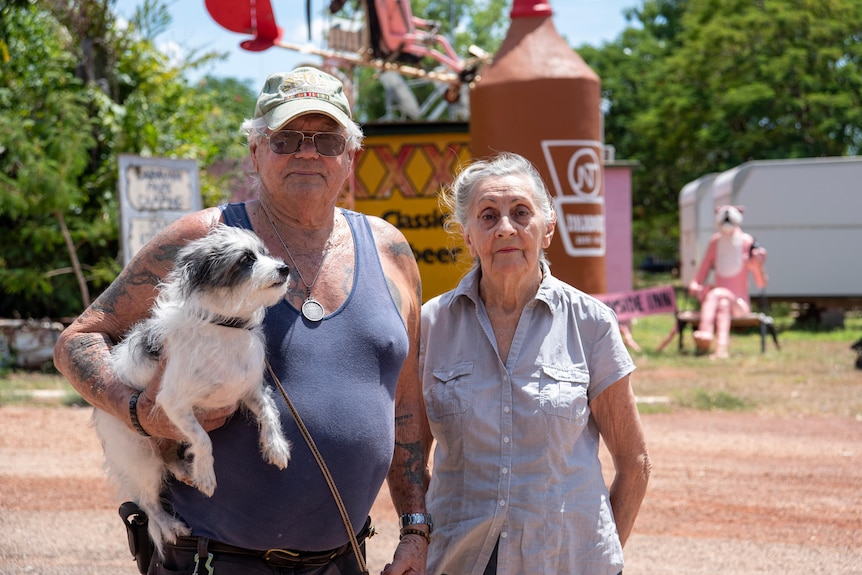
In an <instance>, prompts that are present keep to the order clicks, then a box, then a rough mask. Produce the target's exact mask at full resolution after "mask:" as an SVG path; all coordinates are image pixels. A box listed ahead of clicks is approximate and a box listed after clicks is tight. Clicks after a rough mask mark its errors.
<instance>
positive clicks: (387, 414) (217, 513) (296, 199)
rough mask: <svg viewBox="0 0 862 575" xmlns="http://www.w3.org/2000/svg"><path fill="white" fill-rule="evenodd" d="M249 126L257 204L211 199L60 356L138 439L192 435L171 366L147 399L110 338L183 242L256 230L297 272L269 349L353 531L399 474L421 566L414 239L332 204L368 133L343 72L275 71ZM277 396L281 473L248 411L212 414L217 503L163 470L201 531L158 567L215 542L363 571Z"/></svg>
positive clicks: (423, 524)
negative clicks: (115, 368)
mask: <svg viewBox="0 0 862 575" xmlns="http://www.w3.org/2000/svg"><path fill="white" fill-rule="evenodd" d="M242 129H243V131H244V132H245V133H246V134H247V136H248V143H249V152H250V155H251V159H252V162H253V165H254V168H255V172H256V178H257V183H258V184H259V199H258V200H253V201H250V202H247V203H243V204H232V205H228V206H221V207H219V208H209V209H204V210H202V211H200V212H197V213H194V214H190V215H188V216H185V217H183V218H181V219H180V220H178V221H177V222H175V223H174V224H172V225H170V226H169V227H167V228H166V229H165V230H164V231H162V232H161V233H159V235H158V236H157V237H156V238H155V239H154V240H153V241H151V242H150V243H148V244H147V245H146V246H144V247H143V248H142V249H141V251H140V252H139V253H138V254H137V255H136V256H135V257H134V259H133V260H132V261H131V262H130V263H129V265H128V266H126V268H125V269H124V270H123V271H122V273H121V274H120V275H119V277H118V278H117V279H116V281H114V283H113V284H111V286H110V287H109V288H108V289H107V290H106V291H105V292H104V293H103V294H102V295H101V296H100V297H99V298H98V299H97V300H96V301H95V302H94V303H93V304H92V305H91V306H90V307H89V308H88V309H87V310H85V311H84V313H83V314H81V316H80V317H79V318H78V319H77V320H76V321H75V322H74V323H73V324H72V325H71V326H70V327H69V328H68V329H67V330H66V331H65V332H64V333H63V334H62V336H61V337H60V340H59V341H58V343H57V346H56V349H55V363H56V365H57V368H58V369H59V370H60V371H61V372H62V373H63V374H64V375H65V376H66V377H67V379H68V380H69V381H70V382H71V384H72V385H73V386H74V387H75V389H77V390H78V391H79V392H80V393H81V395H82V396H83V397H84V399H85V400H87V401H88V402H89V403H91V404H92V405H94V406H95V407H98V408H100V409H102V410H105V411H107V412H109V413H111V414H113V415H114V416H116V417H117V418H119V419H121V420H122V421H124V422H125V423H126V424H127V425H128V426H129V427H130V428H132V429H135V430H136V431H138V432H139V433H141V434H142V435H143V434H147V435H151V436H153V437H156V438H163V439H172V440H178V439H180V437H179V436H178V433H177V430H176V428H174V427H173V425H171V424H170V423H169V422H168V421H167V420H166V418H165V416H164V413H163V412H162V411H161V410H160V409H159V408H158V406H157V405H156V403H155V402H154V399H155V397H156V395H157V393H158V389H159V381H158V379H159V378H158V377H157V378H156V379H157V380H156V381H154V382H153V383H152V384H151V385H150V386H149V387H147V388H146V389H145V390H144V391H143V392H142V393H141V394H140V395H139V396H137V395H136V394H134V393H133V391H134V390H133V389H132V388H130V387H128V386H127V385H125V384H124V383H123V382H122V381H119V380H118V378H117V377H116V375H115V374H114V373H113V372H112V370H111V367H110V365H109V362H108V357H109V354H110V350H111V348H112V346H113V345H115V344H116V343H117V342H118V341H120V340H121V339H122V338H123V336H124V334H126V333H127V332H128V331H129V329H130V328H131V326H132V325H133V324H134V323H136V322H138V321H140V320H141V319H143V318H145V317H147V316H148V314H149V310H150V306H151V305H152V302H153V300H154V298H155V296H156V294H157V291H158V284H159V282H160V281H161V280H163V279H164V278H165V276H166V275H167V273H168V272H169V271H170V269H171V268H172V265H173V261H174V257H175V255H176V253H177V251H178V250H179V249H180V248H182V247H183V246H184V245H186V244H187V243H188V242H190V241H192V240H194V239H197V238H200V237H202V236H204V235H205V234H206V233H207V232H208V231H209V230H210V229H212V228H213V227H214V226H215V225H217V224H218V223H220V222H223V223H226V224H228V225H234V226H239V227H245V228H248V229H251V230H253V231H254V232H255V233H256V234H257V235H258V236H259V237H260V238H261V239H262V240H263V242H264V243H265V244H266V246H267V248H268V249H269V251H270V253H271V254H272V255H274V256H276V257H280V258H282V259H283V260H284V261H285V262H286V263H287V264H288V265H289V266H290V268H291V278H290V284H289V288H288V293H287V295H286V296H285V301H283V302H281V303H279V304H277V305H276V306H273V307H272V308H270V309H269V310H268V312H267V316H266V319H265V320H264V330H265V333H266V336H267V355H268V357H269V360H270V362H271V364H272V367H273V369H274V371H275V373H276V375H277V377H278V379H279V380H280V381H281V382H283V383H284V385H285V387H286V388H287V390H288V394H289V395H290V397H291V400H292V402H293V403H294V404H295V406H296V408H297V411H298V412H299V414H300V417H301V418H302V419H303V421H304V423H305V425H306V426H307V428H308V430H309V432H310V434H311V437H312V438H313V440H314V441H315V443H316V444H317V446H318V447H319V449H320V452H321V454H322V456H323V458H324V460H325V461H326V463H327V465H328V466H329V469H330V471H331V472H332V476H333V478H334V480H335V484H336V486H337V488H338V490H339V492H340V493H341V496H342V498H343V499H344V502H345V507H346V508H347V513H348V515H349V517H350V519H351V522H352V523H353V528H354V532H360V533H359V534H360V536H364V535H365V534H366V532H367V529H363V523H364V522H365V521H366V518H367V516H368V512H369V511H370V509H371V506H372V504H373V502H374V499H375V497H376V495H377V493H378V491H379V489H380V487H381V485H382V483H383V480H384V478H385V477H388V481H389V486H390V492H391V494H392V498H393V502H394V504H395V507H396V509H397V510H398V511H399V513H401V514H403V515H404V517H403V520H402V525H403V527H404V530H403V535H402V539H401V542H400V543H399V546H398V548H397V549H396V551H395V557H394V559H393V561H392V564H391V565H390V566H389V567H388V571H387V573H389V574H392V575H398V574H402V573H420V574H421V573H424V572H425V571H424V570H425V555H426V551H427V548H426V545H427V540H428V538H427V533H428V532H429V531H430V527H431V526H430V523H431V522H430V518H429V517H427V516H426V515H425V514H424V512H425V504H424V499H423V494H424V488H423V482H424V480H425V465H424V458H423V456H422V454H423V453H424V446H423V445H422V438H423V437H424V434H425V429H424V428H423V426H425V425H426V424H425V422H424V420H425V418H424V408H423V404H422V398H421V392H420V389H419V385H418V377H417V362H418V351H417V350H418V334H419V317H420V301H421V295H420V293H421V287H420V282H419V272H418V268H417V266H416V262H415V260H414V259H413V256H412V252H411V250H410V248H409V246H408V244H407V242H406V240H405V239H404V236H403V235H402V234H401V233H400V232H399V231H398V230H397V229H396V228H394V227H393V226H391V225H389V224H387V223H385V222H384V221H382V220H380V219H379V218H374V217H366V216H363V215H361V214H358V213H356V212H350V211H347V210H341V209H338V208H337V206H336V203H337V200H338V197H339V193H340V192H341V191H342V190H343V188H344V185H345V182H346V181H347V178H348V176H349V174H350V170H351V169H352V167H353V162H354V159H355V156H356V153H357V151H358V150H359V149H360V147H361V144H362V131H361V129H360V128H359V126H358V125H357V124H356V123H354V121H353V120H352V116H351V112H350V106H349V103H348V101H347V98H346V97H345V95H344V92H343V88H342V85H341V83H340V82H339V81H338V80H337V79H336V78H334V77H332V76H330V75H328V74H325V73H323V72H321V71H319V70H317V69H314V68H310V67H302V68H297V69H296V70H294V71H292V72H290V73H279V74H273V75H271V76H270V77H269V78H267V80H266V83H265V85H264V87H263V89H262V91H261V93H260V96H259V97H258V100H257V104H256V106H255V111H254V117H253V118H252V119H251V120H246V121H245V122H244V123H243V126H242ZM166 352H167V353H168V354H169V353H170V350H169V349H168V350H166ZM268 383H269V384H270V385H272V384H273V382H272V381H269V382H268ZM276 395H278V394H277V393H276ZM133 396H135V397H134V401H130V400H132V398H133ZM278 404H279V408H280V409H281V412H282V413H281V422H282V427H283V428H284V430H285V433H286V435H287V436H288V438H289V439H290V440H291V443H292V444H293V453H292V457H291V461H290V464H289V465H288V467H287V469H285V470H283V471H281V470H278V469H277V468H276V467H275V466H272V465H268V464H267V463H266V462H264V461H263V460H262V458H261V457H260V454H259V451H258V447H257V429H256V427H255V426H254V424H253V423H252V422H251V421H250V419H249V418H248V417H246V415H245V413H243V412H236V413H227V412H216V413H202V414H200V415H199V419H200V421H201V423H202V425H203V426H204V427H205V428H206V429H207V430H208V431H209V432H210V436H211V438H212V442H213V454H214V457H215V472H216V477H217V480H218V487H217V489H216V491H215V493H214V494H213V496H212V497H211V498H207V497H206V496H204V495H203V494H202V493H200V492H199V491H197V490H196V489H194V488H193V487H190V486H187V485H184V484H182V483H180V482H178V481H176V480H169V481H168V483H167V485H166V495H167V499H168V503H169V508H170V509H171V510H172V511H173V512H174V513H175V514H176V516H177V517H179V518H180V519H181V520H182V521H184V522H185V523H186V524H187V525H188V526H189V527H190V528H191V537H181V538H178V540H177V542H175V544H171V542H167V544H166V545H165V557H163V558H154V560H153V561H152V563H151V564H150V567H149V573H150V574H163V573H168V572H179V571H184V572H191V569H192V568H193V567H194V566H195V564H196V559H195V557H196V555H197V556H198V559H199V558H200V557H201V556H206V554H212V567H213V568H214V570H215V572H216V573H218V572H221V573H246V572H250V571H254V572H257V571H260V572H278V573H291V574H302V575H311V574H314V575H335V574H348V573H359V569H358V566H357V563H358V562H357V560H356V558H355V557H354V556H353V553H352V549H351V546H350V544H349V540H348V535H347V533H346V530H345V527H344V524H343V523H342V519H341V516H340V514H339V512H338V509H337V506H336V504H335V502H334V499H333V497H332V494H331V493H330V491H329V489H328V487H327V485H326V483H325V481H324V479H323V475H322V473H321V471H320V469H319V468H318V466H317V463H316V462H315V460H314V459H313V457H312V456H311V453H310V450H309V449H308V447H307V446H306V444H305V441H304V440H303V439H302V437H301V436H300V434H299V432H298V431H297V426H296V423H295V422H294V420H293V417H292V416H291V414H290V412H289V411H288V410H287V408H286V407H285V405H284V402H283V401H282V400H280V398H279V400H278ZM393 411H394V414H395V417H394V419H393ZM393 454H394V456H393ZM272 549H276V550H280V551H277V552H275V553H267V551H268V550H272ZM276 570H277V571H276Z"/></svg>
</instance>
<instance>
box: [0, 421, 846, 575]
mask: <svg viewBox="0 0 862 575" xmlns="http://www.w3.org/2000/svg"><path fill="white" fill-rule="evenodd" d="M89 416H90V410H89V409H82V408H44V409H43V408H38V407H0V575H7V574H8V575H19V574H21V575H23V574H42V573H45V574H52V575H79V574H80V575H84V574H86V575H102V574H105V575H107V574H109V573H110V574H112V575H124V574H127V575H135V574H136V573H137V570H136V569H135V566H134V563H133V562H132V560H131V558H130V556H129V554H128V549H127V547H126V542H125V534H124V531H123V527H122V525H121V523H120V519H119V517H118V515H117V512H116V504H115V503H114V502H113V500H112V498H111V495H110V492H109V490H108V487H107V485H106V483H105V481H104V479H103V476H102V471H101V452H100V448H99V444H98V441H97V439H96V436H95V433H94V432H93V430H92V429H90V428H89V426H88V420H89ZM644 425H645V428H646V432H647V439H648V441H649V447H650V452H651V455H652V459H653V466H654V472H653V476H652V479H651V481H650V487H649V491H648V493H647V499H646V501H645V502H644V506H643V508H642V510H641V514H640V517H639V518H638V522H637V524H636V525H635V533H634V534H633V535H632V538H631V539H630V541H629V543H628V545H627V546H626V550H625V551H626V559H627V565H626V570H625V572H626V575H663V574H668V575H670V574H682V573H685V574H701V573H703V574H727V575H750V574H752V573H771V574H775V573H781V574H800V575H801V574H811V573H830V574H831V573H841V574H849V573H857V574H862V421H858V420H855V419H850V418H818V417H792V418H779V417H767V416H762V415H756V414H738V413H726V412H715V413H705V412H674V413H671V414H650V415H645V416H644ZM605 461H606V462H607V458H606V457H605ZM606 467H608V464H607V463H606ZM372 517H373V519H374V521H375V523H376V525H377V529H378V532H379V535H377V536H375V537H374V538H372V539H371V540H369V543H368V546H369V568H370V569H371V573H379V571H380V569H381V568H382V567H383V564H384V563H386V561H387V560H388V559H389V558H390V557H391V553H392V551H393V549H394V547H395V543H396V541H397V533H398V529H397V526H396V517H395V512H394V511H393V509H392V507H391V505H390V503H389V498H388V494H387V492H386V490H385V487H384V490H383V491H382V492H381V495H380V497H379V498H378V502H377V505H376V506H375V508H374V510H373V512H372ZM524 575H527V574H524Z"/></svg>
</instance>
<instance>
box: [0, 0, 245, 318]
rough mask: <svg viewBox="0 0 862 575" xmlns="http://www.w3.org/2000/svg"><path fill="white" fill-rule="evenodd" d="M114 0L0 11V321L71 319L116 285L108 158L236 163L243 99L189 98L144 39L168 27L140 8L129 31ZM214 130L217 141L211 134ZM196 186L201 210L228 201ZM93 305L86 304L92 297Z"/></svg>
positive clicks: (201, 88) (61, 1)
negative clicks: (1, 52) (0, 50)
mask: <svg viewBox="0 0 862 575" xmlns="http://www.w3.org/2000/svg"><path fill="white" fill-rule="evenodd" d="M112 7H113V1H112V0H77V1H74V2H68V1H65V0H53V1H48V0H46V1H44V2H40V3H39V4H32V3H30V2H14V3H9V4H4V5H3V7H2V9H0V13H2V16H3V17H2V19H0V38H2V39H3V42H4V44H3V45H4V47H5V48H6V50H7V52H8V59H6V58H4V59H3V61H0V289H2V292H3V299H2V302H1V303H0V316H3V317H9V316H22V317H42V316H50V317H64V316H73V315H76V314H77V313H79V312H80V311H81V309H82V307H83V306H84V305H86V303H87V302H88V300H89V299H90V293H89V292H90V290H91V289H92V290H94V291H95V292H98V290H100V289H103V288H104V287H105V286H107V284H108V283H110V281H112V280H113V279H114V277H116V274H117V273H118V272H119V267H120V264H119V252H120V248H119V239H118V228H119V225H118V224H119V222H118V220H119V209H118V202H117V196H116V189H117V157H118V155H119V154H136V155H143V156H159V157H169V158H194V159H196V160H197V161H198V165H199V167H201V168H207V167H208V166H210V165H212V164H213V163H214V162H217V161H222V160H227V161H237V160H238V159H239V158H240V157H242V156H244V155H245V152H244V150H243V148H242V144H241V140H240V138H239V134H238V132H237V128H238V126H239V124H240V122H241V121H242V119H243V114H241V113H239V112H238V110H239V108H240V107H242V108H243V112H244V113H245V114H248V110H250V109H252V105H253V104H252V102H253V95H252V94H251V93H250V90H249V89H248V88H247V87H245V86H242V85H241V84H238V83H236V82H232V81H217V82H216V84H217V85H218V87H219V88H222V89H221V90H213V89H211V88H210V86H211V85H212V83H207V82H206V81H205V82H203V83H202V84H200V85H198V86H191V85H189V83H188V82H187V81H186V80H185V78H184V76H183V71H184V69H185V68H184V67H183V66H193V65H197V64H199V63H203V62H206V61H207V60H208V59H211V58H215V57H218V55H217V54H205V55H202V56H200V57H198V60H196V61H194V62H189V61H186V62H185V63H184V64H183V66H181V67H172V66H170V65H169V64H168V62H167V60H166V58H165V56H164V55H163V54H161V53H160V52H159V51H158V50H156V49H155V47H154V45H153V42H152V40H151V38H149V37H147V36H145V35H142V34H141V30H145V31H147V33H148V34H155V35H157V34H158V33H159V32H160V30H161V29H163V27H164V26H165V25H166V23H167V22H169V20H165V17H166V14H167V13H166V11H165V9H164V6H163V5H161V4H159V3H158V2H156V1H154V0H147V1H145V2H144V3H143V4H142V6H141V8H140V9H139V11H138V14H137V17H136V18H135V19H134V21H133V22H131V23H130V24H129V26H128V27H122V26H120V24H119V22H118V20H117V19H116V17H115V16H114V14H113V13H112V12H111V9H112ZM213 128H215V130H214V129H213ZM217 184H218V182H217V181H216V180H215V179H213V178H210V177H207V176H206V175H205V174H204V177H203V178H202V188H203V192H204V198H205V202H206V203H207V204H213V203H216V202H218V201H221V200H223V199H224V195H223V193H222V191H221V190H220V189H219V188H218V187H217ZM93 295H95V294H93Z"/></svg>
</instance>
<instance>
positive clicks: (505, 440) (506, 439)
mask: <svg viewBox="0 0 862 575" xmlns="http://www.w3.org/2000/svg"><path fill="white" fill-rule="evenodd" d="M503 443H509V436H508V435H506V436H504V437H503Z"/></svg>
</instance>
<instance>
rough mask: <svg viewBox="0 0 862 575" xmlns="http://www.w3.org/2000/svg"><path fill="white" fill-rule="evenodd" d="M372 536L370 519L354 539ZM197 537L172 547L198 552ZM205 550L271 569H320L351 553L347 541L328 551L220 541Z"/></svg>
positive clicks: (185, 539) (180, 538)
mask: <svg viewBox="0 0 862 575" xmlns="http://www.w3.org/2000/svg"><path fill="white" fill-rule="evenodd" d="M372 535H374V526H373V525H371V518H370V517H369V518H368V520H367V521H366V522H365V526H364V527H363V528H362V531H360V532H359V534H358V535H357V536H356V539H357V540H358V541H359V543H360V544H361V543H362V542H363V541H365V540H366V539H367V538H369V537H371V536H372ZM199 543H200V541H199V538H198V537H177V542H176V543H175V544H173V545H171V546H172V547H175V548H177V549H185V550H189V551H199ZM206 549H207V551H208V552H209V553H212V554H214V555H215V554H218V553H226V554H229V555H242V556H245V557H255V558H258V559H260V560H262V561H264V562H266V563H267V564H268V565H271V566H273V567H322V566H324V565H327V564H328V563H330V562H331V561H332V560H333V559H335V558H336V557H339V556H341V555H344V554H345V553H348V552H350V551H351V545H350V542H349V541H348V542H347V543H345V544H344V545H342V546H341V547H338V548H336V549H330V550H329V551H293V550H291V549H268V550H266V551H257V550H254V549H245V548H243V547H237V546H235V545H229V544H227V543H222V542H221V541H213V540H209V541H207V544H206Z"/></svg>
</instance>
